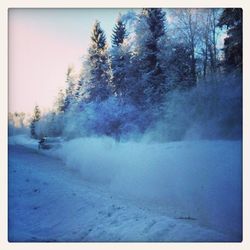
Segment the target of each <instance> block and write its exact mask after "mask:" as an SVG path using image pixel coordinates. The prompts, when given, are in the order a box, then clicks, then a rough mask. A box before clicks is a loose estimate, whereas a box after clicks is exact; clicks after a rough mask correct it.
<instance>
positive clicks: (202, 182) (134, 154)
mask: <svg viewBox="0 0 250 250" xmlns="http://www.w3.org/2000/svg"><path fill="white" fill-rule="evenodd" d="M241 152H242V145H241V141H182V142H171V143H164V144H163V143H162V144H160V143H154V144H153V143H151V144H146V143H136V142H124V143H118V142H115V141H114V140H112V139H110V138H88V139H87V138H85V139H83V138H80V139H74V140H71V141H68V142H65V143H64V144H63V146H62V147H61V148H60V149H58V150H57V151H56V152H54V154H55V155H56V156H59V157H60V158H61V159H63V160H64V161H65V162H66V164H67V165H68V166H69V167H70V168H73V169H75V170H76V171H79V172H80V173H81V175H82V176H83V178H85V179H86V180H90V181H92V182H97V183H102V184H105V185H107V186H108V187H109V188H110V189H111V190H112V191H113V192H116V193H118V194H122V195H123V196H129V197H134V198H135V199H136V200H142V201H148V202H154V204H161V205H164V206H165V207H166V208H167V207H172V208H174V209H176V211H182V214H181V215H182V216H183V217H192V218H196V219H198V220H199V221H200V222H201V223H202V224H204V225H206V226H209V227H211V228H216V229H217V230H220V231H222V232H226V233H229V234H232V235H233V236H232V237H234V238H235V237H237V239H238V240H240V239H241V219H242V218H241V217H242V213H241V212H242V159H241Z"/></svg>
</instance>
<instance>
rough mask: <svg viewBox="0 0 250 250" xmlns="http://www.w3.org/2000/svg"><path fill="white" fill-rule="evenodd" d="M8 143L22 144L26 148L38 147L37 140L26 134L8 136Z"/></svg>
mask: <svg viewBox="0 0 250 250" xmlns="http://www.w3.org/2000/svg"><path fill="white" fill-rule="evenodd" d="M8 144H9V145H22V146H25V147H28V148H32V149H38V140H35V139H32V138H30V136H29V135H27V134H21V135H13V136H9V138H8Z"/></svg>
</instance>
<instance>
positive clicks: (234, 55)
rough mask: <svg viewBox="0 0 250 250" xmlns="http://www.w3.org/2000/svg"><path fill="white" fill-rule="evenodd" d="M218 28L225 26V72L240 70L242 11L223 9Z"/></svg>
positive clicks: (238, 9)
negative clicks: (234, 69) (233, 69)
mask: <svg viewBox="0 0 250 250" xmlns="http://www.w3.org/2000/svg"><path fill="white" fill-rule="evenodd" d="M218 26H219V27H223V26H226V28H227V37H226V38H225V39H224V54H225V65H226V68H227V70H232V68H239V69H241V68H242V9H240V8H227V9H224V11H223V12H222V15H221V17H220V20H219V23H218Z"/></svg>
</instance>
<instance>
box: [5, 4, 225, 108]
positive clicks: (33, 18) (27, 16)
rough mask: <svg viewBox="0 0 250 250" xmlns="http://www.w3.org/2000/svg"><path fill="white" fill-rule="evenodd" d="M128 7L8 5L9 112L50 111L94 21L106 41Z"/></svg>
mask: <svg viewBox="0 0 250 250" xmlns="http://www.w3.org/2000/svg"><path fill="white" fill-rule="evenodd" d="M127 11H128V9H10V10H9V111H10V112H28V113H30V112H33V109H34V106H35V105H39V107H40V108H41V109H42V110H48V109H51V108H52V106H53V104H54V102H55V98H56V96H57V94H58V92H59V89H60V88H62V89H65V85H66V84H65V80H66V72H67V68H68V67H69V66H70V65H74V66H75V69H76V70H77V72H79V70H80V68H81V63H82V60H81V57H82V56H83V55H85V54H86V52H87V48H88V47H89V43H90V35H91V31H92V27H93V24H94V22H95V20H99V21H100V22H101V27H102V28H103V29H104V31H105V33H106V37H107V40H108V42H110V37H111V34H112V29H113V27H114V25H115V22H116V19H117V17H118V15H119V13H126V12H127ZM168 21H169V20H168ZM221 41H222V42H223V40H221Z"/></svg>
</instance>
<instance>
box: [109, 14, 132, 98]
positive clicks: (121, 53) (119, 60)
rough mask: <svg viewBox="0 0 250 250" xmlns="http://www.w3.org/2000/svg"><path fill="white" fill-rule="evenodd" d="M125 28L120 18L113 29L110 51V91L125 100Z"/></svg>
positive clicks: (126, 59) (128, 56) (126, 58)
mask: <svg viewBox="0 0 250 250" xmlns="http://www.w3.org/2000/svg"><path fill="white" fill-rule="evenodd" d="M125 37H126V28H125V25H124V24H123V22H122V21H121V17H120V16H119V18H118V21H117V23H116V25H115V28H114V29H113V35H112V49H111V69H112V84H111V85H112V91H113V94H114V95H115V96H118V97H119V98H120V99H121V100H123V101H124V100H125V99H126V97H127V96H128V84H129V82H128V79H129V75H128V69H129V66H130V52H129V51H128V48H127V47H126V45H125V44H124V39H125Z"/></svg>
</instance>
